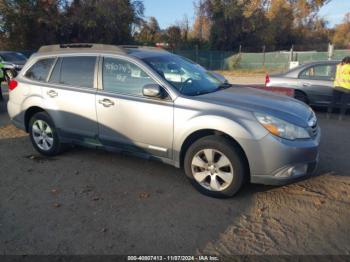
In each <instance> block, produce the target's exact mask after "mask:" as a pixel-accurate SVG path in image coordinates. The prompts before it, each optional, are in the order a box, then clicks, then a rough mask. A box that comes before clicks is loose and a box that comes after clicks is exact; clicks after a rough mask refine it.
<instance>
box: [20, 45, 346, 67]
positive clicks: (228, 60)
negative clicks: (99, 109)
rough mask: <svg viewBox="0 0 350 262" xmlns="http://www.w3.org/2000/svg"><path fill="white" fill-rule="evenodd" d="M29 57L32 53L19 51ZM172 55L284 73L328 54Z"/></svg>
mask: <svg viewBox="0 0 350 262" xmlns="http://www.w3.org/2000/svg"><path fill="white" fill-rule="evenodd" d="M20 52H21V53H23V54H24V55H26V56H27V57H29V56H30V55H31V54H32V53H33V51H30V50H24V51H20ZM172 52H173V53H174V54H177V55H180V56H183V57H186V58H188V59H190V60H192V61H194V62H196V63H198V64H200V65H201V66H203V67H205V68H207V69H209V70H234V69H243V70H257V69H265V70H274V71H286V70H288V69H289V62H290V61H298V62H299V63H300V64H304V63H308V62H313V61H321V60H328V58H329V53H328V52H320V51H305V52H304V51H295V52H293V53H291V52H290V51H276V52H260V53H250V52H241V53H239V52H233V51H215V50H196V49H192V50H173V51H172ZM345 56H350V50H334V52H333V54H332V59H334V60H341V59H343V58H344V57H345Z"/></svg>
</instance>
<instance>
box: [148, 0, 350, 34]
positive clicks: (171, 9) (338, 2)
mask: <svg viewBox="0 0 350 262" xmlns="http://www.w3.org/2000/svg"><path fill="white" fill-rule="evenodd" d="M143 2H144V5H145V8H146V10H145V16H146V17H149V16H155V17H156V18H157V20H158V22H159V25H160V27H161V28H166V27H168V26H170V25H173V24H175V22H176V21H180V20H182V19H183V17H184V15H185V14H187V16H188V18H189V19H190V21H191V22H193V20H194V7H193V0H143ZM347 12H350V0H331V2H330V3H329V4H327V5H326V6H324V7H323V8H322V9H321V11H320V15H321V16H323V17H324V18H326V19H327V20H328V21H329V26H330V27H333V26H334V25H335V24H338V23H340V22H341V21H342V20H343V18H344V15H345V14H346V13H347Z"/></svg>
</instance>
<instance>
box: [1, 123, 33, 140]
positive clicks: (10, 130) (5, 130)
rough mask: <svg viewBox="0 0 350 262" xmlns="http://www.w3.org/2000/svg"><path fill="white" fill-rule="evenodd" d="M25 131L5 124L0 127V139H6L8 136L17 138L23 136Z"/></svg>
mask: <svg viewBox="0 0 350 262" xmlns="http://www.w3.org/2000/svg"><path fill="white" fill-rule="evenodd" d="M25 136H27V133H26V132H24V131H22V130H20V129H18V128H16V127H15V126H13V125H10V124H9V125H5V126H2V127H0V139H8V138H18V137H25Z"/></svg>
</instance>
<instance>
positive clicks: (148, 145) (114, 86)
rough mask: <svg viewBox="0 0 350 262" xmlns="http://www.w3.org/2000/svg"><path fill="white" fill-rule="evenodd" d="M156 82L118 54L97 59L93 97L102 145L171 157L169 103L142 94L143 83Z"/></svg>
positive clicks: (140, 67) (171, 136) (170, 104)
mask: <svg viewBox="0 0 350 262" xmlns="http://www.w3.org/2000/svg"><path fill="white" fill-rule="evenodd" d="M146 84H157V82H156V81H155V80H154V79H152V77H150V74H149V72H148V73H147V68H145V67H144V66H143V65H142V64H139V63H137V62H135V61H130V60H126V59H125V58H120V57H104V58H103V59H101V62H100V86H101V88H100V90H98V93H97V96H96V108H97V118H98V123H99V138H100V140H101V142H102V143H103V144H104V145H106V146H113V147H119V148H120V149H122V150H127V151H138V152H141V153H145V154H151V155H155V156H157V157H163V158H171V156H172V150H171V149H172V143H173V114H174V112H173V111H174V109H173V102H172V100H171V99H170V97H169V96H165V97H164V98H162V99H158V98H154V99H153V98H147V97H145V96H143V92H142V89H143V86H144V85H146Z"/></svg>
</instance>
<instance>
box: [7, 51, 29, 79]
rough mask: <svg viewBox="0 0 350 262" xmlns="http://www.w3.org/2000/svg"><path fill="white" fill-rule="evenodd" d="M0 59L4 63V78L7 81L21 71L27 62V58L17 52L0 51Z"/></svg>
mask: <svg viewBox="0 0 350 262" xmlns="http://www.w3.org/2000/svg"><path fill="white" fill-rule="evenodd" d="M0 61H1V63H2V64H3V65H4V67H3V71H4V78H5V80H6V81H7V82H9V81H10V80H11V79H12V78H14V77H16V76H17V74H18V72H19V71H21V69H22V68H23V66H24V64H25V63H26V62H27V58H26V57H25V56H24V55H23V54H21V53H19V52H12V51H0Z"/></svg>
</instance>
